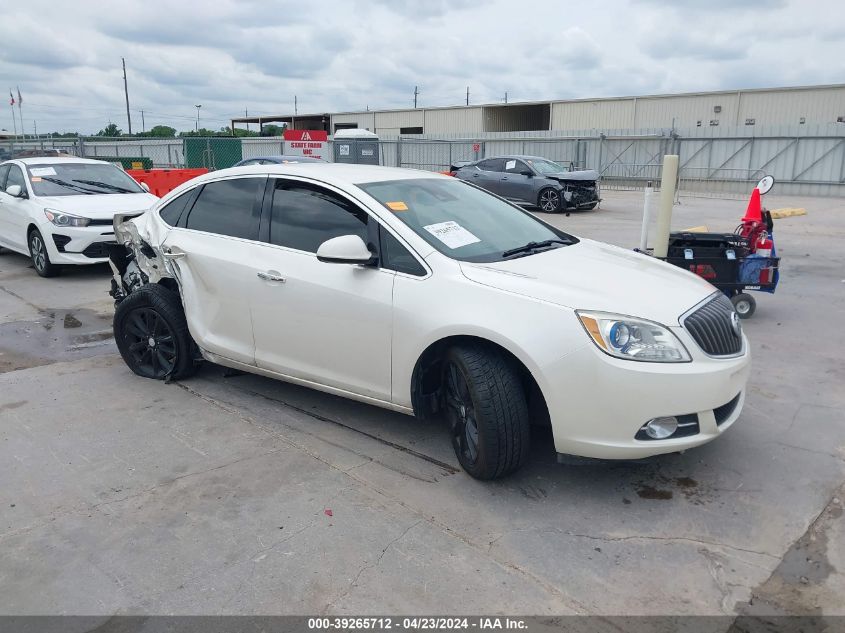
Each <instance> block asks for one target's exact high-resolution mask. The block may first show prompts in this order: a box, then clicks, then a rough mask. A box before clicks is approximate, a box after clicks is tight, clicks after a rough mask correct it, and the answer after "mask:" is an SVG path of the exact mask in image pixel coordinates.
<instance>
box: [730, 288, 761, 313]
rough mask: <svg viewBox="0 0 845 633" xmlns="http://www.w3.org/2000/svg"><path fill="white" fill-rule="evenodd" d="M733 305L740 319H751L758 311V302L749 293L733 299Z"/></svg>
mask: <svg viewBox="0 0 845 633" xmlns="http://www.w3.org/2000/svg"><path fill="white" fill-rule="evenodd" d="M731 303H732V304H734V310H736V313H737V315H738V316H739V318H740V319H750V318H751V315H753V314H754V311H755V310H756V309H757V301H755V299H754V297H752V296H751V295H750V294H748V293H747V292H741V293H739V294H738V295H734V296H733V297H731Z"/></svg>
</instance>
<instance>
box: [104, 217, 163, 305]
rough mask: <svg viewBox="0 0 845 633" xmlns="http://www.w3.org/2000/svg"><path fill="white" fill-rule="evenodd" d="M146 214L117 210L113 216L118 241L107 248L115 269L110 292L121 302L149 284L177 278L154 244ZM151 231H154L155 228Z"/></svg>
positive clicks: (116, 301) (115, 299)
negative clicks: (152, 243)
mask: <svg viewBox="0 0 845 633" xmlns="http://www.w3.org/2000/svg"><path fill="white" fill-rule="evenodd" d="M148 217H149V216H148V215H147V214H146V213H140V214H139V213H118V214H116V215H115V216H114V235H115V241H116V242H117V243H116V244H110V245H109V247H108V255H109V266H111V269H112V275H113V277H112V280H111V290H110V291H109V294H110V295H111V296H112V298H113V299H114V301H115V304H119V303H120V302H121V301H123V300H124V299H125V298H126V297H127V296H129V295H130V294H131V293H133V292H135V291H136V290H138V289H139V288H141V287H142V286H145V285H147V284H150V283H160V282H161V281H162V280H166V279H175V275H174V274H173V270H172V268H171V265H170V263H169V262H167V261H166V259H165V258H164V257H163V256H162V253H161V251H160V250H158V249H156V248H154V247H153V246H152V245H151V244H150V241H154V240H151V236H150V230H151V227H150V223H149V222H148ZM152 230H155V228H154V227H153V228H152Z"/></svg>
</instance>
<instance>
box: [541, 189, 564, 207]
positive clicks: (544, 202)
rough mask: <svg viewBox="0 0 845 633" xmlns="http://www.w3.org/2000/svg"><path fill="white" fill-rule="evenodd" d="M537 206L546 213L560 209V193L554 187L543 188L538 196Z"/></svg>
mask: <svg viewBox="0 0 845 633" xmlns="http://www.w3.org/2000/svg"><path fill="white" fill-rule="evenodd" d="M537 206H538V207H539V208H540V210H541V211H545V212H546V213H557V212H558V211H560V193H558V192H557V191H555V190H554V189H543V190H542V191H541V192H540V195H539V197H538V198H537Z"/></svg>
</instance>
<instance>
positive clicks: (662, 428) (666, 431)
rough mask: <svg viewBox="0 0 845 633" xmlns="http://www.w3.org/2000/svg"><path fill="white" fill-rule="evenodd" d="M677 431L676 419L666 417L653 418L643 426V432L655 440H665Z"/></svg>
mask: <svg viewBox="0 0 845 633" xmlns="http://www.w3.org/2000/svg"><path fill="white" fill-rule="evenodd" d="M677 430H678V418H676V417H674V416H667V417H665V418H654V419H653V420H649V421H648V423H647V424H646V425H645V432H646V435H648V436H649V437H650V438H652V439H655V440H665V439H666V438H667V437H669V436H670V435H672V434H673V433H674V432H675V431H677Z"/></svg>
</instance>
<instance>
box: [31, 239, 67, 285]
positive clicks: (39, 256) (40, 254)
mask: <svg viewBox="0 0 845 633" xmlns="http://www.w3.org/2000/svg"><path fill="white" fill-rule="evenodd" d="M29 256H30V257H31V258H32V266H33V267H34V268H35V272H37V273H38V274H39V275H40V276H41V277H55V276H56V275H58V274H59V273H61V272H62V269H61V268H60V267H58V266H56V265H55V264H53V263H51V262H50V254H49V253H48V252H47V245H46V244H45V243H44V236H43V235H41V231H39V230H38V229H32V231H30V233H29Z"/></svg>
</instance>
